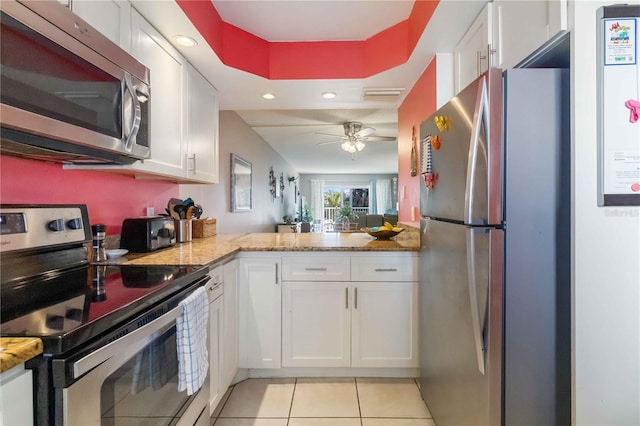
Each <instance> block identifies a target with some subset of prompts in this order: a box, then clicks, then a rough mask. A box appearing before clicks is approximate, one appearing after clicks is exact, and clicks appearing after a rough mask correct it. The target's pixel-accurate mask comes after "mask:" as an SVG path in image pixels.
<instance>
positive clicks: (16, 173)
mask: <svg viewBox="0 0 640 426" xmlns="http://www.w3.org/2000/svg"><path fill="white" fill-rule="evenodd" d="M178 193H179V190H178V185H177V184H175V183H170V182H161V181H149V180H138V179H136V178H135V177H132V176H124V175H119V174H113V173H106V172H94V171H85V170H63V169H62V166H61V165H59V164H50V163H45V162H40V161H32V160H23V159H20V158H15V157H8V156H0V202H1V203H3V204H18V203H22V204H86V205H87V207H88V209H89V220H90V221H91V223H105V224H106V225H107V234H108V235H113V234H119V233H120V230H121V228H122V220H123V219H125V218H127V217H136V216H144V215H145V213H146V207H149V206H152V207H154V208H155V213H156V214H159V213H164V209H165V207H166V206H167V202H168V201H169V198H171V197H177V196H178Z"/></svg>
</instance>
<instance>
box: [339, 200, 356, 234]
mask: <svg viewBox="0 0 640 426" xmlns="http://www.w3.org/2000/svg"><path fill="white" fill-rule="evenodd" d="M357 219H358V215H357V214H355V212H354V211H353V209H351V207H349V206H342V207H341V208H340V210H338V214H337V215H336V222H340V223H342V226H343V228H342V229H344V230H348V229H349V223H351V222H352V221H354V220H357Z"/></svg>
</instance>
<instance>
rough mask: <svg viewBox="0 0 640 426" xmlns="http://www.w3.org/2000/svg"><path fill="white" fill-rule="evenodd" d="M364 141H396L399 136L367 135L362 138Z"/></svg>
mask: <svg viewBox="0 0 640 426" xmlns="http://www.w3.org/2000/svg"><path fill="white" fill-rule="evenodd" d="M360 140H362V141H364V142H395V141H396V140H397V138H394V137H393V136H367V137H364V138H360Z"/></svg>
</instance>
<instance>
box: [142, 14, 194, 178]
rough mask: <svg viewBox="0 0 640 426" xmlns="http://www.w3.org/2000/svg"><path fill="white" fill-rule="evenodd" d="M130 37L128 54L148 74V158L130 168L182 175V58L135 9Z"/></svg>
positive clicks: (160, 173) (183, 67) (169, 174)
mask: <svg viewBox="0 0 640 426" xmlns="http://www.w3.org/2000/svg"><path fill="white" fill-rule="evenodd" d="M131 38H132V39H131V53H132V55H133V56H134V57H135V58H136V59H138V60H139V61H140V62H142V63H143V64H144V65H146V66H147V67H148V68H149V71H150V76H151V101H150V102H151V114H150V115H151V116H150V127H151V128H150V130H149V135H150V140H151V159H149V160H145V161H144V162H137V163H134V165H133V167H134V168H135V169H138V170H142V171H148V172H150V173H153V174H159V175H165V176H178V177H182V175H183V174H184V172H183V170H184V168H183V162H184V157H185V156H184V153H185V150H184V148H183V138H182V135H183V131H182V123H183V93H184V87H183V86H184V81H185V80H184V76H183V74H184V72H185V61H184V59H183V58H182V57H181V56H180V55H179V54H178V51H177V50H175V49H174V48H173V47H172V46H171V45H170V44H169V42H168V41H166V40H165V39H164V38H163V37H162V36H161V35H160V33H159V32H158V31H156V29H155V28H153V27H152V26H151V24H149V23H148V22H147V21H146V20H145V19H144V18H143V17H142V16H141V15H140V14H139V13H137V12H136V11H135V10H133V11H132V15H131Z"/></svg>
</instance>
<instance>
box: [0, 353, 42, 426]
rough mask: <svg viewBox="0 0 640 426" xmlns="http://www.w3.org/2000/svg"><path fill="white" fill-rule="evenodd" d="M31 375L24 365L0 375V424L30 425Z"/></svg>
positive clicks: (31, 422) (31, 416)
mask: <svg viewBox="0 0 640 426" xmlns="http://www.w3.org/2000/svg"><path fill="white" fill-rule="evenodd" d="M32 395H33V373H32V372H31V370H25V369H24V364H22V365H18V366H16V367H13V368H12V369H10V370H7V371H5V372H4V373H2V374H1V375H0V424H3V425H24V426H27V425H32V424H33V418H34V412H33V398H32Z"/></svg>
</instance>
